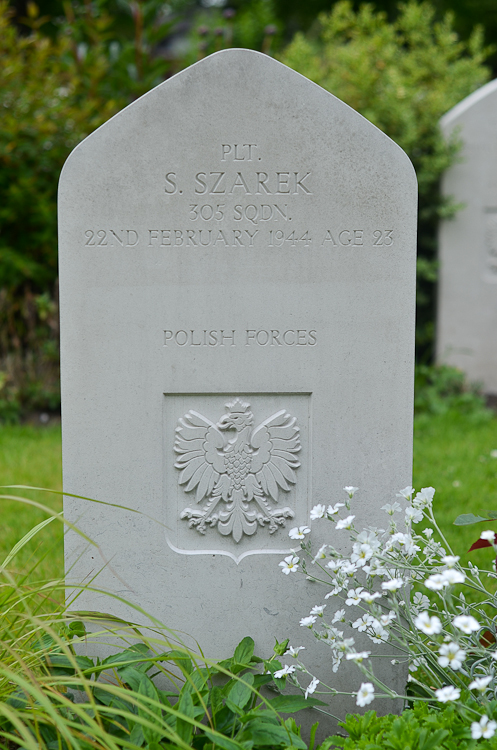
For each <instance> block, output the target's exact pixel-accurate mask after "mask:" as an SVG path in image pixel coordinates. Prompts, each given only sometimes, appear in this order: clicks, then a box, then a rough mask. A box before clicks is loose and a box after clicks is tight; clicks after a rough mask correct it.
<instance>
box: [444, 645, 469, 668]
mask: <svg viewBox="0 0 497 750" xmlns="http://www.w3.org/2000/svg"><path fill="white" fill-rule="evenodd" d="M438 653H439V654H440V656H439V657H438V663H439V664H440V666H441V667H450V668H451V669H460V668H461V667H462V663H463V661H464V659H465V658H466V651H463V650H462V649H461V648H459V646H458V644H457V643H444V644H443V646H440V649H439V651H438Z"/></svg>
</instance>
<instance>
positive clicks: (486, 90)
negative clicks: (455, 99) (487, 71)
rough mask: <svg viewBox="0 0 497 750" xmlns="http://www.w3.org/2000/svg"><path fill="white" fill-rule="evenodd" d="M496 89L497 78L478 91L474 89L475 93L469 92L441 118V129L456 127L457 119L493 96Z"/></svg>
mask: <svg viewBox="0 0 497 750" xmlns="http://www.w3.org/2000/svg"><path fill="white" fill-rule="evenodd" d="M495 91H497V78H495V79H494V80H492V81H489V82H488V83H485V84H484V85H483V86H480V88H479V89H476V91H473V93H471V94H469V95H468V96H467V97H466V98H465V99H463V100H462V101H460V102H459V103H458V104H456V105H455V106H454V107H452V109H449V111H448V112H446V113H445V114H444V115H443V116H442V117H441V118H440V127H441V129H442V130H443V131H447V130H449V129H450V128H452V127H454V126H455V125H456V124H457V120H458V119H459V118H460V117H462V115H464V114H465V113H466V112H467V111H468V110H469V109H471V107H473V106H474V105H475V104H478V103H479V102H481V101H483V100H484V99H486V98H487V97H488V96H491V95H492V94H493V93H494V92H495Z"/></svg>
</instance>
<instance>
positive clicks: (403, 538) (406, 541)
mask: <svg viewBox="0 0 497 750" xmlns="http://www.w3.org/2000/svg"><path fill="white" fill-rule="evenodd" d="M396 544H398V546H399V548H400V549H402V550H403V551H404V552H405V553H406V555H414V554H415V552H419V547H418V545H417V544H414V541H413V538H412V536H411V535H410V534H403V533H402V532H400V531H399V532H397V534H393V536H392V537H391V538H390V540H389V541H388V544H387V548H388V549H392V548H393V547H394V546H395V545H396Z"/></svg>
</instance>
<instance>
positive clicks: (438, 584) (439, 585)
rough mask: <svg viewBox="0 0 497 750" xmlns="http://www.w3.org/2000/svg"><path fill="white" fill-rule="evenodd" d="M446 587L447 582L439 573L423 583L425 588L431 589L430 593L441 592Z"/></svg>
mask: <svg viewBox="0 0 497 750" xmlns="http://www.w3.org/2000/svg"><path fill="white" fill-rule="evenodd" d="M448 585H449V582H448V581H447V580H446V578H444V576H443V575H442V574H441V573H434V574H433V575H432V576H430V577H429V578H428V580H426V581H425V586H426V588H427V589H431V590H432V591H441V589H443V588H445V586H448Z"/></svg>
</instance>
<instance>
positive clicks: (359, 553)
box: [350, 542, 373, 567]
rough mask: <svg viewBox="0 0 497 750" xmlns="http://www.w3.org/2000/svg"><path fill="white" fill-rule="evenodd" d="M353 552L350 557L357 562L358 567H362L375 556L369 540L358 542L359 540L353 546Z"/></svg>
mask: <svg viewBox="0 0 497 750" xmlns="http://www.w3.org/2000/svg"><path fill="white" fill-rule="evenodd" d="M353 550H354V551H353V553H352V555H351V556H350V559H351V561H352V562H353V563H356V565H357V566H358V567H362V566H363V565H365V564H366V563H367V561H368V560H370V559H371V558H372V557H373V548H372V547H371V545H370V544H368V543H367V542H364V543H363V544H358V543H357V542H356V543H355V544H354V546H353Z"/></svg>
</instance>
